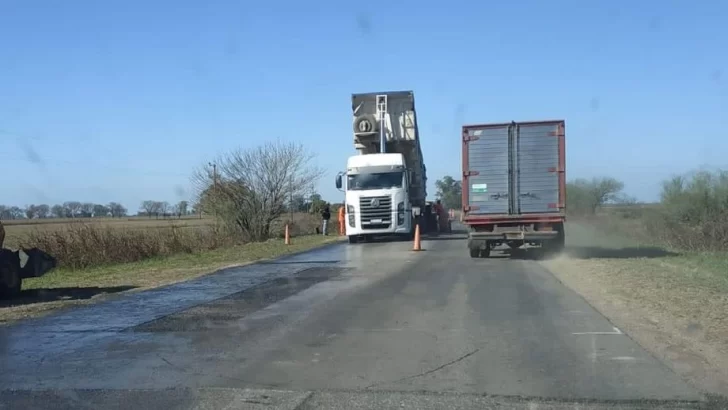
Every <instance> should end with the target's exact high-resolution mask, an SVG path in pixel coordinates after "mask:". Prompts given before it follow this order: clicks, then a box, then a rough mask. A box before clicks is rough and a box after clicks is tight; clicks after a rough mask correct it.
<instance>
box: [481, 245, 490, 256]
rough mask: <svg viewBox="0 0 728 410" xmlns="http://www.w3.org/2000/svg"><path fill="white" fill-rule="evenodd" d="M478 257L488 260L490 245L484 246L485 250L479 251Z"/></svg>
mask: <svg viewBox="0 0 728 410" xmlns="http://www.w3.org/2000/svg"><path fill="white" fill-rule="evenodd" d="M480 257H481V258H488V257H490V244H489V243H488V244H486V246H485V249H481V250H480Z"/></svg>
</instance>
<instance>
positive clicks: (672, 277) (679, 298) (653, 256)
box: [542, 224, 728, 396]
mask: <svg viewBox="0 0 728 410" xmlns="http://www.w3.org/2000/svg"><path fill="white" fill-rule="evenodd" d="M570 228H572V229H571V230H570V233H571V232H573V233H574V234H573V235H572V237H571V240H570V241H568V240H567V251H566V252H565V253H564V254H563V255H560V256H559V257H558V258H555V259H551V260H546V261H542V264H543V265H544V266H545V267H546V268H547V269H549V270H550V271H551V272H552V273H553V274H554V276H556V278H557V279H558V280H559V281H561V282H562V283H563V284H564V285H565V286H567V287H568V288H570V289H572V290H574V291H575V292H577V293H578V294H580V295H581V296H582V297H584V298H585V299H586V300H587V301H588V302H589V303H590V304H591V305H592V306H593V307H594V308H596V309H597V310H599V311H600V312H601V313H602V314H604V315H605V316H606V317H607V318H609V319H610V320H611V321H612V322H613V323H614V324H615V325H616V326H618V327H619V328H620V329H623V330H624V331H625V332H626V333H628V334H629V335H630V337H632V338H633V339H634V340H635V341H636V342H638V343H639V344H640V345H641V346H642V347H644V348H645V349H647V350H648V351H649V352H651V353H652V354H653V355H654V356H656V357H657V358H659V359H660V360H661V361H662V362H663V363H665V364H667V365H668V366H669V367H670V368H671V369H672V370H673V371H675V372H676V373H677V374H678V375H680V376H681V377H683V378H684V379H686V380H688V381H689V382H691V383H692V384H693V385H695V386H696V387H698V388H700V389H701V390H703V391H705V392H707V393H713V394H720V395H724V396H728V317H727V316H726V315H725V312H727V311H728V293H726V291H725V289H724V286H725V284H724V283H722V282H721V280H722V278H724V277H725V276H722V275H723V273H721V272H711V267H712V266H715V265H714V264H711V263H710V261H706V260H705V259H706V258H709V256H705V255H703V256H696V255H672V254H668V253H664V254H663V253H660V252H656V251H655V250H654V249H650V248H640V247H637V246H634V244H629V243H626V242H622V243H621V244H619V243H617V240H614V239H609V238H605V237H604V236H602V235H599V236H598V237H597V236H596V234H595V233H594V232H593V231H590V230H589V227H585V226H578V225H575V224H571V226H570ZM610 241H611V243H608V242H610ZM569 245H570V246H569ZM590 245H593V246H590ZM619 245H623V246H619ZM586 249H588V252H585V251H584V250H586ZM575 250H576V251H575Z"/></svg>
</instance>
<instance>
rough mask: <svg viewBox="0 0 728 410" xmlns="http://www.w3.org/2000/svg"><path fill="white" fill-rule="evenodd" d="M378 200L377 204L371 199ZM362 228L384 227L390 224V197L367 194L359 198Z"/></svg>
mask: <svg viewBox="0 0 728 410" xmlns="http://www.w3.org/2000/svg"><path fill="white" fill-rule="evenodd" d="M373 200H375V202H379V203H378V204H377V206H373V205H372V201H373ZM359 209H360V210H361V225H362V229H385V228H389V226H390V225H391V224H392V197H391V196H367V197H361V198H359Z"/></svg>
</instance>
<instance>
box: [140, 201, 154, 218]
mask: <svg viewBox="0 0 728 410" xmlns="http://www.w3.org/2000/svg"><path fill="white" fill-rule="evenodd" d="M141 208H142V210H144V212H145V213H146V214H147V216H148V217H150V218H151V217H152V215H154V213H155V212H156V211H157V202H156V201H152V200H146V201H144V202H142V205H141Z"/></svg>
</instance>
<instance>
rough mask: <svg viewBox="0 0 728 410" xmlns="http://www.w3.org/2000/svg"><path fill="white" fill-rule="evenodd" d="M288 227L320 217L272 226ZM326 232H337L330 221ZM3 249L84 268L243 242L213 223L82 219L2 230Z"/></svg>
mask: <svg viewBox="0 0 728 410" xmlns="http://www.w3.org/2000/svg"><path fill="white" fill-rule="evenodd" d="M286 224H289V227H290V233H291V235H292V236H294V237H295V236H301V235H309V234H313V233H315V230H316V228H317V227H318V226H319V225H320V217H318V216H317V215H311V214H302V213H299V214H294V215H293V219H292V220H291V219H290V216H289V215H286V216H285V217H284V218H282V219H281V220H280V221H279V222H278V223H276V225H275V226H274V230H273V231H274V232H276V237H278V238H283V236H284V232H285V230H284V226H285V225H286ZM331 225H332V226H331V229H332V230H335V229H337V223H336V221H331ZM6 233H7V238H6V242H7V244H6V246H8V247H25V248H31V247H37V248H40V249H42V250H44V251H46V252H48V253H49V254H51V255H53V256H55V257H56V258H57V259H58V261H59V266H60V267H63V268H68V269H86V268H89V267H94V266H105V265H111V264H118V263H129V262H135V261H140V260H145V259H148V258H155V257H164V256H170V255H176V254H191V253H196V252H205V251H209V250H213V249H218V248H222V247H229V246H234V245H241V244H243V243H244V242H245V241H244V240H243V238H242V236H241V235H240V234H239V233H237V232H234V231H231V230H228V229H225V228H224V227H222V226H220V225H217V224H216V223H215V222H214V220H212V219H199V218H186V219H179V220H177V219H171V220H162V219H159V220H158V219H154V218H152V219H150V218H129V219H126V220H124V219H121V220H119V219H113V220H112V219H110V218H109V219H106V218H104V219H100V220H99V219H87V220H84V221H73V222H65V223H58V222H57V223H50V222H45V223H42V222H41V223H27V224H9V225H7V226H6Z"/></svg>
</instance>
